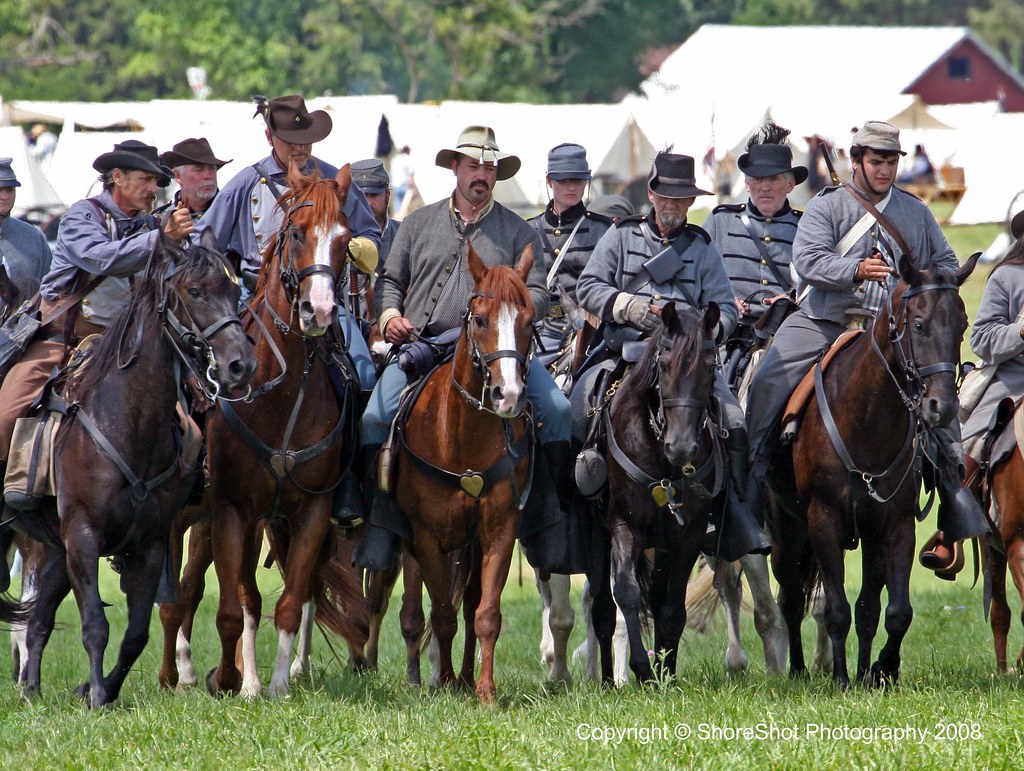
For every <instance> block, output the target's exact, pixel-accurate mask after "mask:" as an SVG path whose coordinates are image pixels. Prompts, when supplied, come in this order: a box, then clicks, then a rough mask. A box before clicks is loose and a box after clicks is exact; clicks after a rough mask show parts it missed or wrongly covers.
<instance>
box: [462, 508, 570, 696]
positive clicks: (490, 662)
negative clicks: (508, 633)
mask: <svg viewBox="0 0 1024 771" xmlns="http://www.w3.org/2000/svg"><path fill="white" fill-rule="evenodd" d="M487 540H488V544H489V545H488V549H487V551H486V552H485V553H484V554H483V555H482V557H483V559H482V563H481V566H480V606H479V607H478V608H477V611H476V624H475V626H476V634H477V636H478V637H479V638H480V677H479V678H478V679H477V685H476V695H477V698H478V699H479V700H480V702H481V703H483V704H487V705H491V704H493V703H494V697H495V695H496V690H495V687H494V646H495V644H496V643H497V642H498V635H499V634H500V633H501V592H502V591H503V590H504V588H505V582H506V581H507V580H508V571H509V568H510V567H511V565H512V552H513V550H514V547H515V540H516V536H515V530H514V527H513V528H508V532H505V533H496V534H494V535H493V536H492V537H491V538H489V539H487ZM563 653H564V650H563Z"/></svg>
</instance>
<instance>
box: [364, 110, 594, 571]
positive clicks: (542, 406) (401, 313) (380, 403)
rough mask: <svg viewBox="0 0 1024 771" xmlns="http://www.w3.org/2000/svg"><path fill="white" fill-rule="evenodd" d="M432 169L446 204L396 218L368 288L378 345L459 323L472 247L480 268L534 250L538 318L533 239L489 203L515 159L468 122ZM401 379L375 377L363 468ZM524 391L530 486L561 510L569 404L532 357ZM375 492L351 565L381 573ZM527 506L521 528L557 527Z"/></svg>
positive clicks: (387, 506) (541, 285) (388, 554)
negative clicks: (534, 444)
mask: <svg viewBox="0 0 1024 771" xmlns="http://www.w3.org/2000/svg"><path fill="white" fill-rule="evenodd" d="M435 163H436V165H438V166H440V167H441V168H444V169H450V170H451V172H452V173H453V174H454V176H455V190H454V191H453V192H452V194H451V195H450V196H449V197H448V198H445V199H444V200H441V201H438V202H437V203H433V204H430V205H428V206H424V207H422V208H419V209H417V210H416V211H414V212H412V213H411V214H410V215H409V216H408V217H407V218H406V219H405V220H403V221H402V227H401V229H400V230H399V231H398V236H397V237H396V238H395V243H394V246H392V248H391V254H390V255H389V256H388V261H387V263H386V264H385V265H384V269H383V270H382V271H381V274H380V278H379V279H378V280H377V285H376V288H375V289H376V296H377V299H378V302H379V304H380V305H379V307H380V308H381V313H380V318H379V323H380V331H381V334H382V335H383V336H384V339H385V340H386V341H387V342H389V343H391V344H392V345H395V346H399V345H402V344H403V343H405V342H408V341H409V340H410V339H413V338H418V337H420V336H425V337H431V336H437V335H439V334H441V333H442V332H446V331H448V330H451V329H455V328H457V327H458V326H459V325H460V324H461V321H462V316H463V314H464V313H465V310H466V301H467V298H468V297H469V295H470V292H472V290H473V278H472V276H471V275H470V273H469V267H468V263H467V255H468V250H469V244H470V243H472V245H473V248H474V250H475V251H476V252H477V254H479V255H480V258H481V259H482V260H483V262H484V264H486V265H488V266H493V265H498V264H504V265H510V266H513V265H515V263H516V262H517V261H518V259H519V255H520V254H522V252H523V250H524V249H526V247H527V246H532V247H533V254H534V263H533V268H532V269H531V271H530V275H529V278H528V281H527V286H528V289H529V292H530V296H531V298H532V300H533V305H534V315H535V318H543V317H544V315H545V314H546V312H547V307H548V292H547V287H546V286H545V280H544V264H543V260H542V259H541V255H542V254H543V248H542V246H541V242H540V236H539V234H538V232H537V231H536V230H535V229H534V228H532V227H531V226H530V225H529V224H527V222H526V221H525V220H523V218H522V217H520V216H518V215H517V214H515V213H514V212H512V211H511V210H509V209H507V208H505V207H504V206H502V205H501V204H500V203H497V202H496V201H495V200H494V198H493V192H494V186H495V184H496V183H497V182H498V181H499V180H505V179H510V178H511V177H512V176H514V175H515V173H516V172H517V171H519V166H520V161H519V158H517V157H516V156H514V155H510V154H508V153H503V152H501V151H500V150H499V149H498V144H497V140H496V138H495V135H494V131H493V130H492V129H491V128H489V127H487V126H469V127H468V128H466V129H464V130H463V132H462V133H461V134H460V136H459V139H458V142H457V143H456V145H455V147H452V148H446V149H443V150H441V151H440V152H438V153H437V157H436V158H435ZM407 382H408V378H407V376H406V373H405V372H404V371H403V370H402V369H401V368H399V366H398V364H397V361H395V360H393V361H392V362H391V363H390V364H389V365H388V366H386V367H385V368H384V371H383V372H382V373H381V376H380V379H379V380H378V382H377V387H376V388H375V389H374V391H373V395H372V396H371V398H370V403H369V405H368V406H367V408H366V412H365V413H364V415H363V422H362V437H361V443H362V453H363V457H364V464H365V467H366V468H373V463H372V460H371V459H372V458H373V457H375V456H376V455H377V452H378V451H379V450H380V448H381V445H383V444H384V443H385V442H386V441H387V439H388V433H389V430H390V427H391V423H392V421H393V420H394V418H395V415H396V413H397V411H398V402H399V396H400V395H401V393H402V390H403V389H404V388H405V386H406V384H407ZM526 388H527V393H528V396H529V399H530V402H531V403H532V405H533V413H534V421H535V425H536V427H537V440H538V443H539V445H540V450H541V452H538V453H536V454H535V462H534V483H533V488H534V489H536V490H539V489H540V488H541V486H542V485H547V486H550V485H551V484H552V483H553V484H554V485H555V486H556V488H557V490H558V495H559V498H560V499H563V500H562V501H561V508H562V512H564V511H565V510H566V508H567V505H568V502H569V501H567V500H565V499H564V495H565V489H566V488H568V487H569V485H570V484H571V482H570V480H571V473H572V471H571V458H570V455H569V402H568V400H566V398H565V396H564V395H563V394H562V392H561V391H559V390H558V387H557V386H556V385H555V382H554V381H553V380H552V379H551V375H550V374H548V372H547V370H546V369H545V368H544V366H543V364H541V363H540V362H539V361H537V360H536V359H532V360H531V361H530V366H529V369H528V371H527V373H526ZM373 481H374V482H375V479H374V480H373ZM374 486H376V485H374ZM376 495H377V499H376V500H375V501H374V505H373V513H372V515H371V519H370V524H371V528H370V530H369V531H368V533H367V535H366V536H364V538H363V542H362V544H361V545H360V552H359V554H358V555H357V561H358V562H359V564H361V565H363V566H364V567H370V568H383V567H387V566H388V565H389V564H391V563H392V561H393V559H394V557H395V556H396V549H397V544H398V540H397V539H398V536H399V535H400V534H401V532H402V525H401V522H397V523H396V522H395V520H394V515H395V509H396V507H395V506H394V495H393V494H390V493H388V494H385V493H381V492H379V491H377V492H376ZM530 501H531V502H530V503H527V506H526V510H525V511H524V512H523V519H524V522H525V521H527V520H530V518H531V516H534V515H535V516H536V519H534V520H531V521H533V522H537V521H538V520H539V521H542V522H543V523H544V525H545V528H546V527H547V526H548V525H549V524H551V525H554V524H556V523H558V522H564V518H562V517H561V516H560V515H561V513H562V512H556V511H550V512H543V511H541V512H537V511H536V509H535V508H533V506H534V504H535V503H536V500H535V496H533V495H531V496H530ZM398 516H401V514H400V512H399V513H398ZM537 532H539V538H540V539H541V540H545V534H546V533H547V530H546V529H543V528H541V529H538V530H537ZM549 540H552V541H554V540H557V539H549ZM534 543H536V542H534ZM554 545H556V546H558V547H562V546H564V545H565V544H561V543H557V544H554ZM524 548H525V549H526V554H527V557H528V558H529V559H530V561H531V564H533V565H534V567H535V568H537V569H540V570H544V569H550V567H551V566H550V565H548V564H538V560H540V561H543V560H544V559H546V558H545V557H541V556H540V555H538V553H537V552H534V551H531V548H530V545H529V544H527V543H525V542H524ZM557 567H560V568H563V569H560V570H553V571H552V572H579V570H571V569H564V568H566V565H564V564H560V565H557ZM580 569H582V567H581V566H580Z"/></svg>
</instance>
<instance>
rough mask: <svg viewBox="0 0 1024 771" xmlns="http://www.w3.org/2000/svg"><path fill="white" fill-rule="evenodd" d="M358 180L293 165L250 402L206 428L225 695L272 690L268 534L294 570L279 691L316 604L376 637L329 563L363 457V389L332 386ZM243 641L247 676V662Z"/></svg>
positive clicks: (228, 409) (327, 615)
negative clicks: (266, 656)
mask: <svg viewBox="0 0 1024 771" xmlns="http://www.w3.org/2000/svg"><path fill="white" fill-rule="evenodd" d="M351 179H352V178H351V174H350V172H349V167H348V166H347V165H346V166H345V167H343V168H342V169H341V170H340V171H339V172H338V175H337V177H336V178H335V179H324V178H320V177H319V176H311V177H306V176H303V175H302V174H300V173H299V172H298V171H297V170H296V169H295V168H294V167H292V168H289V172H288V185H289V187H290V191H289V192H288V193H286V194H285V195H284V196H283V197H282V199H281V201H280V202H279V205H280V207H281V210H282V211H283V213H284V223H283V225H282V227H281V230H280V231H279V232H278V234H277V235H276V236H275V237H274V238H273V239H271V242H270V243H269V244H268V245H267V249H266V251H265V252H264V255H263V263H262V265H261V268H260V273H259V277H258V280H257V285H256V291H255V294H254V296H253V299H252V305H253V308H254V312H253V318H252V319H250V323H249V324H247V330H249V331H250V333H251V334H253V335H254V336H255V337H256V338H257V341H256V358H257V370H256V376H255V377H254V380H253V382H254V383H255V384H257V385H255V386H254V392H253V396H252V398H251V399H247V400H246V401H244V402H236V403H232V404H230V405H223V404H222V405H220V406H219V408H218V409H217V410H216V411H215V412H214V413H213V414H212V415H211V417H210V419H209V421H208V423H207V427H206V437H207V443H208V448H209V449H208V462H209V469H210V479H211V482H210V486H209V488H207V491H206V497H205V498H204V502H203V505H204V506H207V507H208V508H209V510H210V512H211V516H212V518H213V519H212V541H211V543H212V547H213V557H214V564H215V566H216V571H217V578H218V582H219V584H220V590H221V596H220V606H219V608H218V612H217V631H218V633H219V635H220V641H221V658H220V664H219V666H218V667H217V668H216V669H214V670H213V671H211V672H210V674H209V675H208V677H207V681H206V683H207V688H208V689H209V690H210V692H211V693H214V694H217V693H240V694H241V695H242V696H244V697H246V698H253V697H255V696H256V695H257V694H258V693H259V692H260V691H261V690H262V684H261V683H260V678H259V674H258V672H257V668H256V631H257V628H258V626H259V623H260V617H261V616H260V614H261V608H262V598H261V596H260V593H259V589H258V587H257V585H256V568H257V563H258V560H259V551H260V544H261V543H262V539H261V538H259V536H258V532H259V530H260V529H265V531H266V534H267V537H268V538H269V540H270V544H271V552H272V554H273V556H274V558H275V559H276V560H277V562H278V564H279V566H280V567H281V570H282V572H283V575H284V589H283V591H282V593H281V597H280V598H279V599H278V601H277V605H276V608H275V611H274V626H275V628H276V629H277V633H278V646H277V655H276V658H275V662H274V667H273V673H272V675H271V680H270V686H269V689H268V692H269V694H270V696H271V697H282V696H286V695H287V694H288V691H289V682H288V681H289V676H290V674H293V673H294V672H293V668H292V667H291V656H292V648H293V643H294V641H295V637H296V635H297V634H298V633H299V630H300V625H301V623H302V621H303V619H304V618H305V619H306V620H307V621H308V620H309V619H310V618H312V616H313V614H314V612H315V614H316V616H317V618H318V619H320V620H321V621H323V623H324V624H325V625H326V626H328V627H329V628H331V629H332V631H334V632H336V633H338V634H341V635H343V636H345V637H346V639H359V640H361V642H360V643H359V645H358V647H359V648H360V653H361V648H362V646H363V645H364V644H365V642H366V635H367V629H366V628H367V619H366V606H365V599H364V598H363V596H362V592H361V589H360V587H359V582H358V580H355V581H351V582H339V581H337V580H336V579H337V578H338V573H337V571H333V570H329V569H327V565H328V561H329V558H330V557H331V554H332V550H333V543H334V541H333V537H334V534H333V531H332V529H331V524H330V508H331V500H332V492H333V490H334V488H335V487H336V486H337V485H338V483H339V481H340V479H341V476H342V474H343V473H344V471H345V469H346V467H347V463H348V462H349V459H350V458H351V451H352V441H351V440H352V438H353V432H354V430H355V416H354V410H355V402H356V399H355V398H354V393H353V391H354V390H355V389H357V388H358V385H357V383H358V381H357V380H355V375H354V374H353V375H351V376H350V378H349V380H348V383H347V386H348V395H347V397H345V398H344V399H341V400H339V398H338V396H337V394H336V392H335V389H334V388H333V387H332V383H331V367H332V363H331V359H334V361H335V362H336V363H337V364H338V366H337V367H336V369H335V371H336V372H338V373H339V374H340V375H341V377H344V376H345V374H346V373H347V372H348V371H349V370H348V369H347V368H346V367H345V362H344V350H343V348H344V342H343V341H342V340H341V339H340V331H339V330H340V325H339V324H338V317H337V305H336V299H335V286H336V283H337V279H338V276H339V275H341V274H342V272H343V270H344V268H345V265H346V257H347V252H348V242H349V239H350V237H351V233H350V231H349V229H348V222H347V219H346V217H345V215H344V213H343V212H342V206H343V205H344V204H345V201H346V199H347V197H348V191H349V187H350V185H351ZM165 634H166V628H165ZM239 640H241V645H242V647H241V651H242V666H243V671H242V672H240V671H239V669H238V666H237V664H236V659H235V652H236V647H237V645H238V643H239Z"/></svg>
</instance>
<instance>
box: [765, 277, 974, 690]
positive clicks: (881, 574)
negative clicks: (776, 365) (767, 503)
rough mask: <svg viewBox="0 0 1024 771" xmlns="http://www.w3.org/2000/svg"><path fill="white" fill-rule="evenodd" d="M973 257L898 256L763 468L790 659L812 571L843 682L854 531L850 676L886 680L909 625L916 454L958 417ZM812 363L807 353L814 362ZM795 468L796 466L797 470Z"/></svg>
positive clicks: (798, 652)
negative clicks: (874, 304) (879, 298)
mask: <svg viewBox="0 0 1024 771" xmlns="http://www.w3.org/2000/svg"><path fill="white" fill-rule="evenodd" d="M976 262H977V260H976V259H972V260H969V261H968V262H967V263H965V264H964V265H963V266H962V267H961V268H960V270H959V272H958V273H957V274H955V275H948V274H945V273H943V272H940V271H938V270H936V269H932V268H929V269H923V270H918V269H916V268H915V267H914V266H913V265H912V264H911V262H910V260H909V259H907V258H905V257H904V258H902V259H901V260H900V266H899V267H900V276H901V279H902V281H901V282H900V283H899V284H898V285H897V286H896V287H895V288H894V289H893V290H892V292H891V293H890V294H889V295H888V298H887V301H886V306H885V307H884V308H883V309H882V310H881V311H879V313H878V315H877V316H876V317H875V319H874V322H873V323H872V324H871V326H870V328H869V329H868V330H867V331H866V332H864V333H863V334H861V335H860V336H859V337H858V338H857V339H856V340H854V341H853V342H851V343H850V344H849V345H847V346H846V347H845V348H843V349H842V350H841V351H840V352H839V353H838V354H836V355H835V357H834V358H833V359H832V361H831V363H830V364H829V365H828V367H827V368H826V369H825V370H824V371H822V370H821V369H820V367H819V368H818V369H816V371H815V375H816V389H815V390H816V398H812V399H811V400H810V401H809V403H808V405H807V408H806V409H805V411H804V415H803V421H802V424H801V426H800V431H799V433H798V434H797V436H796V439H795V441H794V443H793V446H792V453H791V458H787V457H786V454H787V452H788V449H789V448H786V447H783V448H780V450H779V453H778V454H777V455H776V463H774V464H773V466H772V468H771V469H770V472H769V477H768V481H769V483H770V485H771V490H772V494H773V495H772V497H773V499H774V501H775V507H774V511H773V512H772V514H771V516H770V517H769V525H770V530H771V534H772V555H771V556H772V570H773V572H774V573H775V577H776V579H777V580H778V582H779V591H780V595H779V606H780V608H781V610H782V613H783V616H784V618H785V620H786V625H787V627H788V629H789V645H790V671H791V673H793V674H796V673H802V672H803V671H804V656H803V647H802V644H801V636H800V622H801V620H802V619H803V616H804V611H805V608H806V606H807V591H808V589H809V588H810V587H811V586H812V585H813V582H814V580H815V579H816V577H817V575H818V572H819V570H820V575H821V577H822V581H823V586H824V592H825V622H826V628H827V629H828V634H829V637H830V639H831V642H832V677H833V680H834V681H835V683H836V684H837V685H839V686H840V687H842V688H845V687H848V686H849V683H850V679H849V674H848V670H847V664H846V637H847V635H848V634H849V631H850V622H851V614H850V603H849V602H848V601H847V599H846V592H845V588H844V566H843V562H844V552H845V550H846V549H850V548H855V546H856V543H857V541H858V540H859V541H860V543H861V554H862V564H863V584H862V586H861V592H860V596H859V598H858V600H857V619H856V624H857V627H856V628H857V638H858V644H859V651H858V655H857V679H858V680H859V681H861V682H864V683H865V684H867V685H879V684H883V683H890V684H891V683H894V682H895V681H896V680H897V679H898V677H899V668H900V646H901V644H902V642H903V637H904V636H905V635H906V633H907V630H908V629H909V628H910V621H911V618H912V616H913V610H912V609H911V605H910V570H911V567H912V565H913V562H914V524H915V514H916V513H917V511H918V508H917V507H918V493H919V490H920V484H921V476H920V473H919V472H918V471H917V470H916V469H917V466H916V461H915V456H916V455H917V453H918V452H920V451H921V445H922V442H924V441H926V440H927V438H928V437H927V430H928V429H929V428H939V427H943V426H945V425H947V424H948V423H949V421H951V420H955V419H956V408H957V392H956V370H957V368H958V363H959V361H960V342H961V340H962V339H963V335H964V332H965V331H966V329H967V313H966V311H965V310H964V304H963V301H962V300H961V299H960V295H959V292H958V287H959V286H960V284H962V283H963V282H964V281H965V280H966V279H967V277H968V276H970V274H971V271H972V270H973V269H974V265H975V264H976ZM817 366H818V365H816V367H817ZM794 469H795V471H794ZM883 586H884V587H885V588H886V590H887V591H888V598H889V604H888V607H887V608H886V613H885V630H886V632H887V635H888V639H887V641H886V643H885V645H884V646H883V647H882V649H881V651H880V652H879V655H878V659H877V660H876V661H875V662H874V664H872V662H871V646H872V642H873V640H874V637H875V633H876V631H877V629H878V620H879V615H880V612H881V592H882V588H883Z"/></svg>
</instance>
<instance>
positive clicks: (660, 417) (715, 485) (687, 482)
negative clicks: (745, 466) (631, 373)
mask: <svg viewBox="0 0 1024 771" xmlns="http://www.w3.org/2000/svg"><path fill="white" fill-rule="evenodd" d="M708 344H709V343H708V342H705V345H708ZM710 345H712V346H713V345H714V344H713V343H710ZM658 346H659V348H658V351H657V353H656V354H655V360H654V366H655V368H656V372H657V373H658V377H657V380H656V381H655V383H654V386H653V388H654V391H655V392H656V393H657V395H658V410H657V412H656V413H653V412H652V413H651V416H650V417H651V420H650V425H651V428H652V430H653V431H654V435H655V438H656V439H657V440H658V441H659V442H661V441H663V438H664V428H665V425H666V423H665V411H666V410H672V409H688V410H701V413H700V420H701V423H702V424H703V425H702V428H701V432H702V433H703V434H705V435H708V436H710V437H711V452H709V453H708V457H707V459H706V460H705V461H704V463H702V464H701V466H700V467H699V468H695V467H694V466H693V464H692V463H688V464H687V465H685V466H683V467H681V468H680V469H679V471H680V475H679V476H678V477H676V478H674V479H673V478H671V477H661V478H658V477H655V476H652V475H651V474H648V473H647V472H646V471H644V470H643V469H642V468H640V466H638V465H637V464H636V463H635V462H634V461H633V460H632V459H631V458H630V457H629V456H628V455H627V454H626V452H625V451H624V450H623V449H622V447H621V446H620V445H619V443H618V440H617V439H616V438H615V430H614V426H613V425H612V415H611V410H612V408H613V407H614V396H615V393H616V392H617V390H618V383H617V384H615V385H613V386H612V388H611V389H609V398H610V399H611V400H612V403H611V404H609V409H607V410H605V411H604V417H603V419H604V421H605V434H606V435H607V437H608V450H609V452H610V453H611V455H612V458H614V460H615V462H616V463H617V464H618V465H619V467H620V468H622V470H623V471H625V472H626V475H627V476H628V477H629V478H630V479H632V480H633V481H634V482H636V483H638V484H641V485H644V486H645V487H647V491H648V493H649V494H650V496H651V499H652V500H653V501H654V503H655V505H656V506H657V507H658V508H659V509H665V508H667V509H668V510H669V511H671V512H672V514H673V516H675V518H676V521H677V522H678V523H679V525H680V526H682V527H685V526H686V518H685V516H684V514H683V511H682V509H683V506H684V502H683V501H682V499H681V496H682V493H684V492H685V491H686V490H689V491H690V492H692V493H693V494H694V495H696V496H697V497H698V498H701V499H703V500H711V499H712V498H714V497H715V496H717V495H718V494H719V493H720V492H721V491H722V489H723V487H724V486H725V461H724V457H723V452H724V451H723V448H722V446H721V442H720V441H718V437H717V433H718V432H716V431H711V430H710V428H709V425H708V424H709V419H708V418H709V411H708V407H709V402H710V399H711V397H710V396H709V397H708V399H704V400H700V399H691V398H669V399H666V398H664V397H663V395H662V388H661V371H660V369H658V361H659V358H660V356H661V351H662V350H663V349H669V348H671V342H670V341H668V340H667V339H666V338H662V340H661V341H659V343H658ZM620 382H621V381H620ZM709 477H710V478H711V480H712V481H711V486H710V488H709V487H708V485H707V480H708V479H709Z"/></svg>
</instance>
